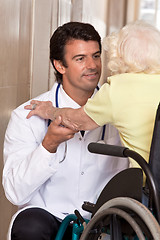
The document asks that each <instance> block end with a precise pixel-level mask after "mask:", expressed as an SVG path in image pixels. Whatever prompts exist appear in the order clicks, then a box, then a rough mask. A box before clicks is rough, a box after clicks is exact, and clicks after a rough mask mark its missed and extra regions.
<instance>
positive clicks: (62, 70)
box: [53, 60, 65, 74]
mask: <svg viewBox="0 0 160 240" xmlns="http://www.w3.org/2000/svg"><path fill="white" fill-rule="evenodd" d="M53 63H54V66H55V68H56V69H57V71H58V72H60V73H61V74H64V73H65V67H64V66H63V64H62V62H61V61H60V60H53Z"/></svg>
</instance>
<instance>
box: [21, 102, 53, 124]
mask: <svg viewBox="0 0 160 240" xmlns="http://www.w3.org/2000/svg"><path fill="white" fill-rule="evenodd" d="M24 108H25V109H27V110H31V111H30V112H29V113H28V115H27V118H30V117H32V116H33V115H36V116H39V117H41V118H43V119H50V120H54V119H55V118H54V113H55V112H56V110H57V108H55V107H53V105H52V102H51V101H38V100H32V101H31V102H30V105H26V106H25V107H24Z"/></svg>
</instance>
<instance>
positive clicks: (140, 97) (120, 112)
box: [26, 21, 160, 166]
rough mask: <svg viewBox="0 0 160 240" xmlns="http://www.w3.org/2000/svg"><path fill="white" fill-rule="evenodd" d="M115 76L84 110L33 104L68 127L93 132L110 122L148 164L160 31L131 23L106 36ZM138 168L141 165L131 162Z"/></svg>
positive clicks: (159, 87)
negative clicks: (137, 165)
mask: <svg viewBox="0 0 160 240" xmlns="http://www.w3.org/2000/svg"><path fill="white" fill-rule="evenodd" d="M103 46H104V48H105V50H106V55H107V61H108V64H107V68H108V71H109V73H110V77H108V79H107V83H105V84H103V86H102V87H101V89H100V90H99V92H98V93H97V94H96V95H95V96H94V97H93V98H91V99H89V100H88V102H87V103H86V105H85V106H83V107H81V108H79V109H76V110H74V109H55V108H53V107H52V104H51V103H50V102H38V101H32V102H31V105H29V106H27V107H26V109H31V108H32V104H37V106H36V109H35V110H33V111H30V113H29V115H28V118H29V117H31V116H32V115H39V116H41V117H43V118H46V119H51V120H54V118H55V117H61V118H62V122H63V125H64V126H67V127H69V128H72V129H75V130H90V129H93V128H96V127H98V126H102V125H104V124H106V123H111V124H113V125H114V126H115V127H116V128H117V129H118V131H119V134H120V138H121V141H122V144H123V145H124V146H126V147H128V148H130V149H131V150H134V151H137V152H138V153H139V154H141V155H142V156H143V157H144V159H146V161H148V159H149V151H150V144H151V138H152V132H153V126H154V120H155V114H156V109H157V106H158V104H159V102H160V32H159V31H158V30H157V29H155V28H154V27H153V26H151V25H149V24H146V23H144V22H141V21H136V22H134V23H131V24H128V25H126V26H125V27H123V28H122V29H121V30H120V31H119V32H118V33H112V34H111V35H110V36H108V37H106V38H105V40H104V44H103ZM131 164H132V165H133V166H136V163H135V162H134V161H133V162H131Z"/></svg>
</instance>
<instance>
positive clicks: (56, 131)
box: [42, 116, 77, 153]
mask: <svg viewBox="0 0 160 240" xmlns="http://www.w3.org/2000/svg"><path fill="white" fill-rule="evenodd" d="M61 124H62V119H61V117H60V116H59V117H57V118H56V119H55V121H54V122H51V124H50V125H49V127H48V131H47V133H46V135H45V137H44V139H43V141H42V145H43V147H44V148H45V149H46V150H47V151H49V152H51V153H55V152H56V150H57V147H58V145H59V144H60V143H62V142H64V141H67V140H69V139H71V138H73V137H74V134H75V133H76V132H77V131H73V130H71V129H69V128H66V127H63V126H62V125H61Z"/></svg>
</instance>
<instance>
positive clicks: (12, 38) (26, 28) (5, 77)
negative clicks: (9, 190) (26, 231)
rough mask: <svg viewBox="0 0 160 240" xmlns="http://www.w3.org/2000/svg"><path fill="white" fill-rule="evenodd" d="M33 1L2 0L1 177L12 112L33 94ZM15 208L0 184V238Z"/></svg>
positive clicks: (5, 230) (0, 13)
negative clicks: (31, 72) (4, 141)
mask: <svg viewBox="0 0 160 240" xmlns="http://www.w3.org/2000/svg"><path fill="white" fill-rule="evenodd" d="M31 2H32V1H31V0H27V1H25V0H24V1H20V0H14V1H13V0H5V1H3V0H0V29H1V33H0V109H1V113H0V123H1V124H0V177H1V173H2V168H3V159H2V148H3V138H4V133H5V129H6V126H7V123H8V119H9V117H10V113H11V111H12V110H13V109H14V108H15V107H17V106H18V105H19V104H21V103H22V102H24V101H26V99H28V98H29V97H30V39H31V9H32V8H31ZM17 124H18V123H17ZM14 211H15V207H13V206H12V205H11V204H10V203H9V202H8V201H7V200H6V198H5V196H4V194H3V190H2V185H1V184H0V239H1V240H6V232H7V228H8V224H9V221H10V219H11V215H12V214H13V212H14Z"/></svg>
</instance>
